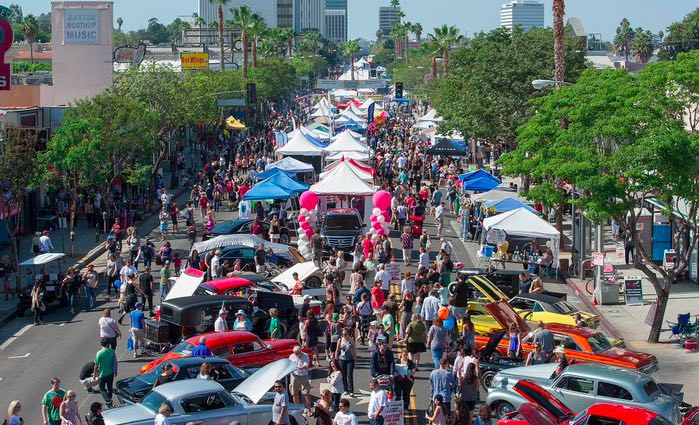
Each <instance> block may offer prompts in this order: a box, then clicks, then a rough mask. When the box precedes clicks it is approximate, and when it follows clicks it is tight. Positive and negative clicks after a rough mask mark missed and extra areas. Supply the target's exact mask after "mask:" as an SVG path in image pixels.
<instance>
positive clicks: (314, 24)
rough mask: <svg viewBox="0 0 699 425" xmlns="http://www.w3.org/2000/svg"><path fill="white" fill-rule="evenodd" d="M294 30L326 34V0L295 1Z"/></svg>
mask: <svg viewBox="0 0 699 425" xmlns="http://www.w3.org/2000/svg"><path fill="white" fill-rule="evenodd" d="M294 30H295V31H296V32H304V31H311V30H316V31H318V32H320V33H321V34H325V0H294Z"/></svg>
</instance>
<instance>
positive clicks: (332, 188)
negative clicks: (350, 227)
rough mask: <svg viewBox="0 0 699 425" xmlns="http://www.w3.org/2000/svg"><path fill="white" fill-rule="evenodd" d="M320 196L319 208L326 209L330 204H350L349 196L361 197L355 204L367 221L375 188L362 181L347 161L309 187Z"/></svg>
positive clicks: (340, 205)
mask: <svg viewBox="0 0 699 425" xmlns="http://www.w3.org/2000/svg"><path fill="white" fill-rule="evenodd" d="M309 190H310V191H311V192H313V193H315V194H316V195H318V196H319V197H320V207H319V208H320V210H321V212H323V211H326V210H327V209H328V207H329V205H331V204H333V203H334V204H335V206H334V207H335V208H340V207H342V206H345V207H348V206H350V201H349V200H350V199H351V198H359V199H362V201H361V202H359V203H358V204H357V205H356V206H357V209H358V210H359V212H360V214H361V215H362V217H363V218H364V221H365V222H366V223H368V222H369V221H370V220H369V218H370V216H371V210H372V209H373V200H372V196H373V195H374V192H376V189H375V188H374V186H373V185H371V183H367V182H366V181H364V180H363V179H362V178H361V177H360V176H359V175H358V174H357V173H356V172H355V171H354V170H353V169H352V167H351V166H350V165H349V164H348V163H347V161H346V160H341V161H340V163H339V164H338V165H337V166H336V167H335V168H333V169H332V170H331V171H330V172H329V173H328V174H326V175H325V176H324V177H323V178H322V179H321V180H320V181H319V182H318V183H316V184H314V185H312V186H311V187H310V189H309Z"/></svg>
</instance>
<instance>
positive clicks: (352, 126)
mask: <svg viewBox="0 0 699 425" xmlns="http://www.w3.org/2000/svg"><path fill="white" fill-rule="evenodd" d="M345 129H349V130H352V131H356V132H358V133H359V132H363V131H364V130H365V128H364V127H362V126H361V125H359V124H357V122H356V121H355V120H353V119H350V120H348V121H347V122H346V123H344V124H342V125H341V126H339V127H337V132H338V133H339V132H342V131H345Z"/></svg>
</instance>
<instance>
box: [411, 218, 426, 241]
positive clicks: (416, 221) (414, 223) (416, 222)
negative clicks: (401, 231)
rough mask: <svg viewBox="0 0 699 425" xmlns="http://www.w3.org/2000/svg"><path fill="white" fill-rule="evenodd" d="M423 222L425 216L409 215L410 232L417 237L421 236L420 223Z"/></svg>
mask: <svg viewBox="0 0 699 425" xmlns="http://www.w3.org/2000/svg"><path fill="white" fill-rule="evenodd" d="M424 223H425V217H422V216H419V215H413V216H410V234H411V235H412V236H413V238H415V239H417V238H419V237H420V236H422V225H423V224H424Z"/></svg>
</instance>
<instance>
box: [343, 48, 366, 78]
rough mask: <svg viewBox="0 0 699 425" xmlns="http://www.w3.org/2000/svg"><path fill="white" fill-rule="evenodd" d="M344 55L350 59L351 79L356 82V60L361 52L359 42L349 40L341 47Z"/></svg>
mask: <svg viewBox="0 0 699 425" xmlns="http://www.w3.org/2000/svg"><path fill="white" fill-rule="evenodd" d="M341 49H342V55H343V56H346V57H347V58H349V61H350V78H351V80H352V81H354V58H355V56H356V55H357V53H359V51H360V50H361V47H360V46H359V40H357V39H354V40H348V41H345V42H344V43H342V45H341Z"/></svg>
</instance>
